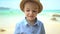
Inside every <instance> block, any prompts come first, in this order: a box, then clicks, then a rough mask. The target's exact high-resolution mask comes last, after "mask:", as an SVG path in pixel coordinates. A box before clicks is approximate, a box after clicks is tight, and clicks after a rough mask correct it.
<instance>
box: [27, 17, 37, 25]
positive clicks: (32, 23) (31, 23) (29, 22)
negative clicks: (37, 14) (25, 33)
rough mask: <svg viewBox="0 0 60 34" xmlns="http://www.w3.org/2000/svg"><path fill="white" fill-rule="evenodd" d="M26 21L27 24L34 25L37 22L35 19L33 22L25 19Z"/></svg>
mask: <svg viewBox="0 0 60 34" xmlns="http://www.w3.org/2000/svg"><path fill="white" fill-rule="evenodd" d="M26 20H27V22H28V24H30V25H34V24H35V23H36V21H37V18H35V19H34V20H31V21H30V20H28V19H27V18H26Z"/></svg>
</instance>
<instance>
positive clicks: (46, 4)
mask: <svg viewBox="0 0 60 34" xmlns="http://www.w3.org/2000/svg"><path fill="white" fill-rule="evenodd" d="M20 2H21V0H0V7H8V8H12V9H19V4H20ZM40 2H41V3H42V5H43V10H60V0H40Z"/></svg>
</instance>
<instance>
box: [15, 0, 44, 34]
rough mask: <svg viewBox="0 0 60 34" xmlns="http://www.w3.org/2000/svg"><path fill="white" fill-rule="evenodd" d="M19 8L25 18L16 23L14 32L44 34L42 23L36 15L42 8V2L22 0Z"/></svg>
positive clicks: (18, 33) (16, 33) (17, 33)
mask: <svg viewBox="0 0 60 34" xmlns="http://www.w3.org/2000/svg"><path fill="white" fill-rule="evenodd" d="M20 8H21V10H22V11H23V12H24V13H25V19H24V20H22V21H21V22H19V23H17V25H16V30H15V34H45V30H44V26H43V23H42V22H41V21H39V20H38V19H37V17H36V16H37V14H38V13H40V12H41V11H42V9H43V7H42V4H41V3H40V2H39V1H38V0H22V1H21V3H20Z"/></svg>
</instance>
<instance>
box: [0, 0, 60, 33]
mask: <svg viewBox="0 0 60 34" xmlns="http://www.w3.org/2000/svg"><path fill="white" fill-rule="evenodd" d="M20 2H21V0H0V34H14V30H15V25H16V23H18V22H19V21H21V20H22V19H23V18H24V17H25V15H24V13H23V12H22V11H21V10H20V8H19V4H20ZM40 2H41V3H42V5H43V10H42V12H41V13H39V14H38V16H37V17H38V19H39V20H40V21H42V22H43V24H44V27H45V31H46V34H60V0H40Z"/></svg>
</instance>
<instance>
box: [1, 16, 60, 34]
mask: <svg viewBox="0 0 60 34" xmlns="http://www.w3.org/2000/svg"><path fill="white" fill-rule="evenodd" d="M37 17H38V19H39V20H40V21H42V22H43V24H44V27H45V31H46V34H60V20H59V21H58V20H57V21H55V20H51V17H47V16H37ZM22 18H23V17H21V16H10V17H9V16H8V17H0V34H14V30H15V25H16V23H18V22H19V21H21V19H22Z"/></svg>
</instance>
